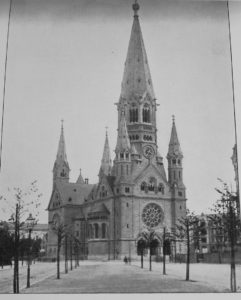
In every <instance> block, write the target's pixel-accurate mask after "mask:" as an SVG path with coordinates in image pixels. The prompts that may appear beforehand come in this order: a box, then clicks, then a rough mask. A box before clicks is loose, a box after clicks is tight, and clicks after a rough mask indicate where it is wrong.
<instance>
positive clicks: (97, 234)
mask: <svg viewBox="0 0 241 300" xmlns="http://www.w3.org/2000/svg"><path fill="white" fill-rule="evenodd" d="M94 229H95V238H96V239H98V238H99V226H98V224H94Z"/></svg>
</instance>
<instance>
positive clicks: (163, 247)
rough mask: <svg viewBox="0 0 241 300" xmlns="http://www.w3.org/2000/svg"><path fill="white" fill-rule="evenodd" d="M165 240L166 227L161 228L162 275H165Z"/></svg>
mask: <svg viewBox="0 0 241 300" xmlns="http://www.w3.org/2000/svg"><path fill="white" fill-rule="evenodd" d="M165 239H166V227H164V228H163V244H162V252H163V272H162V273H163V275H166V256H165V246H164V245H165Z"/></svg>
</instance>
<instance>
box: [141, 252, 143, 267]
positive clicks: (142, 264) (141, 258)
mask: <svg viewBox="0 0 241 300" xmlns="http://www.w3.org/2000/svg"><path fill="white" fill-rule="evenodd" d="M141 268H142V269H143V251H141Z"/></svg>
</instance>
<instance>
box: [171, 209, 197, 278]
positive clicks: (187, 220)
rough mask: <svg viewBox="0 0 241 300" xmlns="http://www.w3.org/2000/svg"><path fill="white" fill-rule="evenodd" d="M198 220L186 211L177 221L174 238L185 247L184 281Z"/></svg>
mask: <svg viewBox="0 0 241 300" xmlns="http://www.w3.org/2000/svg"><path fill="white" fill-rule="evenodd" d="M198 223H199V219H198V217H197V216H196V215H195V214H194V212H190V211H189V210H188V209H187V210H186V216H184V217H181V218H179V219H178V220H177V224H176V230H175V236H176V238H177V239H178V240H179V241H181V242H183V243H184V244H185V245H186V254H187V259H186V280H187V281H188V280H189V277H190V252H191V251H190V250H191V244H192V243H195V238H196V234H195V233H196V232H197V227H198Z"/></svg>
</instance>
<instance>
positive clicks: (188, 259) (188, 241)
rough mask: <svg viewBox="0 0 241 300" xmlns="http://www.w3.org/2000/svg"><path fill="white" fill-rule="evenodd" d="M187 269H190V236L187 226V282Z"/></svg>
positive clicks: (187, 275) (187, 271) (187, 278)
mask: <svg viewBox="0 0 241 300" xmlns="http://www.w3.org/2000/svg"><path fill="white" fill-rule="evenodd" d="M189 267H190V236H189V224H187V263H186V280H187V281H188V280H189Z"/></svg>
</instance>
